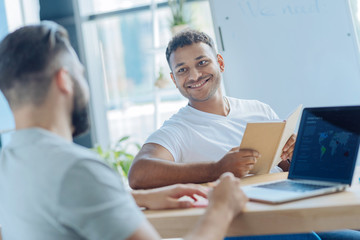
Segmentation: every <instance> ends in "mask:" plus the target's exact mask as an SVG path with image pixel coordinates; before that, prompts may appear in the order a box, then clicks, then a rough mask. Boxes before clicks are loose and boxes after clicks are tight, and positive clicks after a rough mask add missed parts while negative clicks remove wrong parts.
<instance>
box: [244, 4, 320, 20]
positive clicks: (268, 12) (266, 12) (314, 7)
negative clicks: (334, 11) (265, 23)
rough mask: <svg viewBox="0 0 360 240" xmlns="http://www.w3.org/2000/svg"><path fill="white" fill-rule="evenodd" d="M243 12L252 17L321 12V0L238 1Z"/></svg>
mask: <svg viewBox="0 0 360 240" xmlns="http://www.w3.org/2000/svg"><path fill="white" fill-rule="evenodd" d="M238 4H239V7H240V10H241V13H242V14H243V15H245V16H252V17H276V16H284V15H287V16H294V15H308V14H319V13H320V3H319V0H275V1H274V0H245V1H240V2H238Z"/></svg>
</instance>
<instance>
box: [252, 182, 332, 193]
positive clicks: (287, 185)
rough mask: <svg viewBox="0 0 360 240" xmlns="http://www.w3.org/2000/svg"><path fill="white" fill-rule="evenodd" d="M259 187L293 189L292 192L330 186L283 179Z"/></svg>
mask: <svg viewBox="0 0 360 240" xmlns="http://www.w3.org/2000/svg"><path fill="white" fill-rule="evenodd" d="M257 187H260V188H269V189H277V190H284V191H292V192H307V191H313V190H317V189H321V188H327V187H329V186H324V185H315V184H308V183H299V182H291V181H281V182H275V183H269V184H263V185H259V186H257Z"/></svg>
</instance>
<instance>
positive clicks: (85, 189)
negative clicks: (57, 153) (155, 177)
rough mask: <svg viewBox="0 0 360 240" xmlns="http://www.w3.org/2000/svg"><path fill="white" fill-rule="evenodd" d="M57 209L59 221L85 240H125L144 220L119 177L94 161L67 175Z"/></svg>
mask: <svg viewBox="0 0 360 240" xmlns="http://www.w3.org/2000/svg"><path fill="white" fill-rule="evenodd" d="M58 206H59V212H58V216H59V221H60V222H61V223H62V224H63V225H64V226H65V227H70V228H72V229H73V230H74V231H75V232H76V233H77V234H79V235H81V236H83V237H84V238H86V239H94V240H95V239H104V240H110V239H126V238H128V237H129V236H131V235H132V234H133V233H134V232H135V230H136V229H138V227H139V226H140V224H142V222H143V221H144V220H145V217H144V215H143V214H142V212H141V211H140V209H139V208H138V207H137V205H136V203H135V201H134V199H133V198H132V196H131V194H130V193H129V192H128V191H127V190H126V189H125V187H124V185H123V183H122V181H121V178H120V176H118V175H117V173H115V172H114V171H112V170H111V169H110V168H108V167H107V166H106V165H104V164H103V163H101V162H98V161H94V160H82V161H78V162H77V163H76V164H75V165H73V166H72V167H71V168H70V169H69V170H68V171H67V173H66V174H65V175H64V179H63V182H62V185H61V187H60V189H59V195H58Z"/></svg>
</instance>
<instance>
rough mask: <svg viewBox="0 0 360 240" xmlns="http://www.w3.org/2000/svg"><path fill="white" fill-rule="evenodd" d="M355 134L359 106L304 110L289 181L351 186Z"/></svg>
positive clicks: (359, 124)
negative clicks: (301, 180) (336, 183)
mask: <svg viewBox="0 0 360 240" xmlns="http://www.w3.org/2000/svg"><path fill="white" fill-rule="evenodd" d="M359 135H360V106H350V107H324V108H305V109H304V111H303V114H302V117H301V122H300V127H299V132H298V137H297V141H296V144H295V149H294V154H293V160H292V164H291V167H290V170H289V178H290V179H308V180H319V181H329V182H338V183H344V184H351V181H352V177H353V173H354V168H355V164H356V158H357V153H358V148H359Z"/></svg>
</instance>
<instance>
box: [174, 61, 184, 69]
mask: <svg viewBox="0 0 360 240" xmlns="http://www.w3.org/2000/svg"><path fill="white" fill-rule="evenodd" d="M184 64H185V63H183V62H182V63H178V64H176V65H175V68H178V67H180V66H182V65H184Z"/></svg>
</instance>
